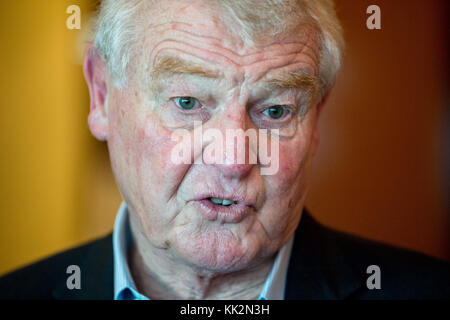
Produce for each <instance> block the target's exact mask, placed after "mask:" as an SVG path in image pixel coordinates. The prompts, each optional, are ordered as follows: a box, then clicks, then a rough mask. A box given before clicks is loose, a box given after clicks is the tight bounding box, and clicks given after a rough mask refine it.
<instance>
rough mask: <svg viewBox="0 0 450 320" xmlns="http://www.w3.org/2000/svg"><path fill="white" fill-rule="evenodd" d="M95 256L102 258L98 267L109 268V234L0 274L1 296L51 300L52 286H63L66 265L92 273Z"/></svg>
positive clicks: (110, 262) (110, 255)
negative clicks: (2, 274) (101, 262)
mask: <svg viewBox="0 0 450 320" xmlns="http://www.w3.org/2000/svg"><path fill="white" fill-rule="evenodd" d="M95 259H98V261H99V262H100V261H103V265H102V264H100V266H99V267H102V268H105V267H107V268H109V267H111V268H112V239H111V234H109V235H107V236H105V237H103V238H100V239H96V240H94V241H91V242H88V243H85V244H83V245H80V246H77V247H74V248H71V249H69V250H66V251H63V252H60V253H58V254H55V255H53V256H50V257H48V258H45V259H42V260H40V261H38V262H35V263H33V264H31V265H28V266H26V267H23V268H21V269H19V270H15V271H13V272H11V273H9V274H6V275H4V276H2V277H1V278H0V299H53V298H55V297H54V291H55V289H57V288H58V287H61V286H62V285H64V286H65V283H66V280H67V278H68V277H69V276H70V274H67V268H68V267H69V266H71V265H76V266H78V267H80V270H81V272H82V273H83V276H84V274H85V273H88V274H92V273H95V270H93V269H94V268H95V265H96V264H95V263H93V262H94V260H95ZM105 264H107V265H108V266H106V265H105ZM109 265H110V266H109ZM82 279H83V278H82Z"/></svg>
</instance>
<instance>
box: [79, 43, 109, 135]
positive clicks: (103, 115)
mask: <svg viewBox="0 0 450 320" xmlns="http://www.w3.org/2000/svg"><path fill="white" fill-rule="evenodd" d="M83 71H84V76H85V79H86V82H87V85H88V87H89V95H90V99H91V102H90V111H89V118H88V124H89V128H90V130H91V132H92V134H93V135H94V136H95V137H96V138H97V139H98V140H101V141H104V140H107V139H108V110H107V104H108V103H107V101H108V99H107V98H108V96H107V95H108V90H107V85H106V66H105V63H104V61H103V59H102V58H101V57H100V55H99V54H98V52H97V50H96V49H95V48H94V46H93V45H92V44H89V45H88V47H87V48H86V56H85V59H84V66H83Z"/></svg>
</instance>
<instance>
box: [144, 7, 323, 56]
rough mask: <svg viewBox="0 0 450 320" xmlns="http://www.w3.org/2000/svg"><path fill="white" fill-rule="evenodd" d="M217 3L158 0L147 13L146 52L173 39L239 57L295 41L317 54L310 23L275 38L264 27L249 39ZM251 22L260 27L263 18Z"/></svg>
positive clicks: (314, 31)
mask: <svg viewBox="0 0 450 320" xmlns="http://www.w3.org/2000/svg"><path fill="white" fill-rule="evenodd" d="M214 3H215V1H201V0H194V1H179V0H178V1H177V0H164V1H156V2H155V3H154V5H152V6H150V7H149V8H148V10H147V12H146V13H144V15H145V18H144V21H146V23H145V27H144V30H143V33H144V39H145V40H144V41H145V46H144V49H145V50H146V51H147V54H148V53H149V52H148V51H149V50H154V48H155V47H156V46H158V45H160V44H161V42H163V41H164V42H168V41H171V40H178V41H185V42H186V44H188V45H189V44H193V43H194V42H195V43H196V44H198V45H201V44H202V43H203V44H205V45H211V44H212V45H217V46H220V47H222V48H223V49H224V50H229V51H230V52H232V53H234V54H236V55H238V56H248V55H252V54H255V53H258V52H259V53H264V52H266V53H267V52H269V51H271V50H276V49H277V48H279V46H281V45H289V44H293V43H300V44H304V45H305V46H306V47H307V48H308V50H310V51H311V54H314V55H316V54H317V52H318V51H319V46H318V37H317V32H316V30H315V29H314V28H313V27H312V26H311V25H308V24H306V23H300V22H299V23H298V24H297V25H296V27H295V28H290V29H288V31H287V32H284V33H282V34H279V35H278V36H276V37H274V36H272V35H270V34H268V33H267V34H264V31H266V32H267V31H268V30H264V27H261V32H260V33H259V34H257V35H255V36H254V37H252V38H251V39H249V38H248V37H246V36H247V35H244V33H243V32H241V31H240V30H241V29H242V28H239V27H236V26H237V25H238V23H237V20H236V18H234V17H232V16H230V14H229V12H225V11H224V10H220V8H219V7H218V6H217V5H214ZM286 19H288V17H287V18H286ZM291 19H292V17H291ZM248 23H252V24H254V25H256V26H258V25H263V24H264V21H249V22H248ZM277 46H278V47H277ZM152 53H153V54H152ZM150 56H151V58H152V59H151V60H153V59H154V58H155V57H156V55H155V54H154V52H151V53H150ZM147 58H148V57H147Z"/></svg>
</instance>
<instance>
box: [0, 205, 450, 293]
mask: <svg viewBox="0 0 450 320" xmlns="http://www.w3.org/2000/svg"><path fill="white" fill-rule="evenodd" d="M69 265H78V266H80V269H81V289H80V290H77V289H73V290H69V289H67V286H66V280H67V278H68V277H69V274H66V269H67V267H68V266H69ZM370 265H377V266H379V268H380V271H381V289H372V290H369V289H368V288H367V285H366V281H367V278H368V277H369V276H370V275H371V274H367V273H366V270H367V267H368V266H370ZM285 297H286V299H302V300H309V299H320V300H322V299H449V298H450V264H449V263H447V262H444V261H440V260H437V259H434V258H430V257H427V256H425V255H422V254H419V253H415V252H411V251H406V250H402V249H398V248H394V247H391V246H387V245H384V244H380V243H376V242H373V241H368V240H364V239H361V238H358V237H355V236H351V235H348V234H345V233H342V232H337V231H334V230H331V229H329V228H327V227H324V226H322V225H321V224H319V223H318V222H317V221H315V220H314V219H313V218H312V217H311V216H310V215H309V214H308V213H307V212H306V211H305V212H304V214H303V216H302V219H301V221H300V224H299V227H298V228H297V230H296V234H295V241H294V245H293V248H292V255H291V259H290V262H289V269H288V274H287V280H286V292H285ZM0 299H113V248H112V236H111V234H110V235H108V236H106V237H104V238H102V239H99V240H96V241H93V242H91V243H88V244H86V245H83V246H80V247H77V248H75V249H71V250H68V251H65V252H63V253H60V254H57V255H55V256H53V257H50V258H47V259H45V260H43V261H40V262H37V263H35V264H32V265H30V266H28V267H25V268H23V269H20V270H18V271H15V272H13V273H11V274H8V275H6V276H4V277H2V278H0Z"/></svg>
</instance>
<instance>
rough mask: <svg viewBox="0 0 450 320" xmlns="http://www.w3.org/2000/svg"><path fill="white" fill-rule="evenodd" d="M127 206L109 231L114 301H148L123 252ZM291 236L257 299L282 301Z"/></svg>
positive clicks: (127, 240)
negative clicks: (136, 282) (112, 261)
mask: <svg viewBox="0 0 450 320" xmlns="http://www.w3.org/2000/svg"><path fill="white" fill-rule="evenodd" d="M131 241H132V240H131V230H130V226H129V222H128V212H127V205H126V204H125V202H123V203H122V205H121V206H120V209H119V212H118V213H117V216H116V222H115V224H114V231H113V250H114V300H150V299H149V298H147V297H146V296H145V295H143V294H141V293H139V291H138V290H137V288H136V284H135V283H134V281H133V278H132V276H131V273H130V268H129V266H128V260H127V256H128V255H127V252H128V248H129V245H130V243H131ZM293 242H294V236H292V237H291V238H290V240H289V241H287V242H286V244H285V245H284V246H283V247H282V248H281V249H280V250H279V251H278V253H277V256H276V258H275V262H274V264H273V266H272V269H271V271H270V273H269V276H268V277H267V279H266V282H265V283H264V287H263V289H262V291H261V293H260V295H259V298H258V300H283V299H284V289H285V283H286V275H287V269H288V265H289V258H290V256H291V250H292V244H293Z"/></svg>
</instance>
